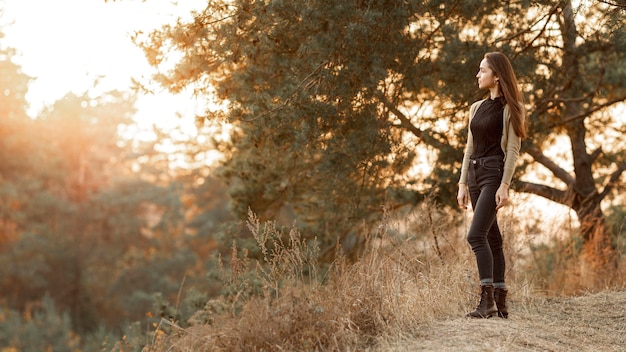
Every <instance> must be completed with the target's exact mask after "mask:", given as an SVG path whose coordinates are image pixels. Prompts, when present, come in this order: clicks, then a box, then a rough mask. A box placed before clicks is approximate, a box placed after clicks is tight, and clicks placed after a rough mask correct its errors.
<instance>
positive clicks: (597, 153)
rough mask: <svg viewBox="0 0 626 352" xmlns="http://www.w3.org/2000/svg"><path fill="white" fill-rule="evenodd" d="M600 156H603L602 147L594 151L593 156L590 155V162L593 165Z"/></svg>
mask: <svg viewBox="0 0 626 352" xmlns="http://www.w3.org/2000/svg"><path fill="white" fill-rule="evenodd" d="M600 154H602V147H598V149H596V150H594V151H593V152H592V153H591V155H589V162H591V163H593V162H594V161H596V159H598V157H599V156H600Z"/></svg>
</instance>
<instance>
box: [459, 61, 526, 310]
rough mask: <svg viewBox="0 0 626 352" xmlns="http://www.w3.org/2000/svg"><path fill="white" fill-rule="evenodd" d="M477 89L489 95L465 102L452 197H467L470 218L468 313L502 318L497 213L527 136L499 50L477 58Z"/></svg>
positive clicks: (514, 80) (521, 109) (516, 95)
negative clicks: (472, 283) (471, 296)
mask: <svg viewBox="0 0 626 352" xmlns="http://www.w3.org/2000/svg"><path fill="white" fill-rule="evenodd" d="M476 78H478V88H480V89H487V90H489V93H490V97H489V98H486V99H483V100H480V101H477V102H475V103H474V104H472V106H471V107H470V120H469V128H468V131H469V133H468V138H467V146H466V147H465V153H464V155H463V164H462V167H461V177H460V180H459V192H458V195H457V201H458V203H459V206H461V207H462V208H464V209H467V201H468V198H469V199H470V200H471V202H472V208H473V209H474V217H473V220H472V224H471V226H470V229H469V232H468V234H467V241H468V242H469V244H470V245H471V247H472V251H474V254H475V255H476V263H477V265H478V274H479V277H480V286H481V295H480V303H479V305H478V307H477V308H476V310H474V311H473V312H471V313H468V314H467V316H468V317H472V318H489V317H491V316H492V315H493V314H495V313H498V316H499V317H502V318H507V317H508V309H507V305H506V294H507V289H506V286H505V283H504V271H505V262H504V252H503V250H502V235H501V234H500V229H499V228H498V222H497V219H496V213H497V211H498V209H500V208H502V207H503V206H504V205H505V204H506V203H507V201H508V199H509V195H508V193H509V185H510V184H511V178H512V177H513V171H514V170H515V163H516V162H517V159H518V157H519V150H520V146H521V140H522V139H523V138H524V137H526V126H525V115H526V112H525V110H524V105H523V103H522V95H521V93H520V91H519V89H518V87H517V78H516V77H515V73H514V72H513V68H512V66H511V63H510V62H509V59H508V58H507V57H506V56H505V55H504V54H502V53H499V52H493V53H487V54H485V56H484V59H483V60H482V61H481V62H480V69H479V70H478V74H476Z"/></svg>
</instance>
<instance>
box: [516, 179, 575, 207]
mask: <svg viewBox="0 0 626 352" xmlns="http://www.w3.org/2000/svg"><path fill="white" fill-rule="evenodd" d="M512 187H513V189H514V190H515V191H518V192H525V193H531V194H534V195H538V196H541V197H544V198H546V199H549V200H551V201H553V202H556V203H559V204H563V205H566V206H570V205H569V204H568V199H569V197H568V196H567V195H568V192H567V191H562V190H559V189H556V188H553V187H550V186H546V185H540V184H538V183H532V182H526V181H519V180H518V181H515V182H514V183H513V184H512Z"/></svg>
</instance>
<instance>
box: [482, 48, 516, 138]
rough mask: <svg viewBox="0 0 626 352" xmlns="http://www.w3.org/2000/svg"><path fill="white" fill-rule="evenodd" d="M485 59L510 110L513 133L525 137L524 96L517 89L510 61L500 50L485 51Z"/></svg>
mask: <svg viewBox="0 0 626 352" xmlns="http://www.w3.org/2000/svg"><path fill="white" fill-rule="evenodd" d="M485 59H486V60H487V64H488V65H489V68H491V70H493V73H494V74H495V76H496V77H498V78H499V84H498V89H499V90H500V93H501V94H502V95H503V96H504V101H505V102H506V104H508V105H509V110H510V112H511V123H512V124H513V129H514V130H515V134H517V135H518V136H519V137H520V138H522V139H524V138H526V116H525V115H526V112H525V110H524V106H523V105H522V104H523V103H524V100H523V99H524V98H523V97H522V93H521V92H520V91H519V88H518V84H517V78H516V77H515V72H513V66H511V62H510V61H509V59H508V58H507V57H506V55H504V54H503V53H501V52H497V51H496V52H492V53H486V54H485Z"/></svg>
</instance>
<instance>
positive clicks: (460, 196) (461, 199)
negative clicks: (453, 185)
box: [456, 183, 469, 209]
mask: <svg viewBox="0 0 626 352" xmlns="http://www.w3.org/2000/svg"><path fill="white" fill-rule="evenodd" d="M468 198H469V194H468V193H467V185H466V184H464V183H459V192H458V193H457V196H456V201H457V202H458V203H459V206H460V207H461V208H463V209H467V200H468Z"/></svg>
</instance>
